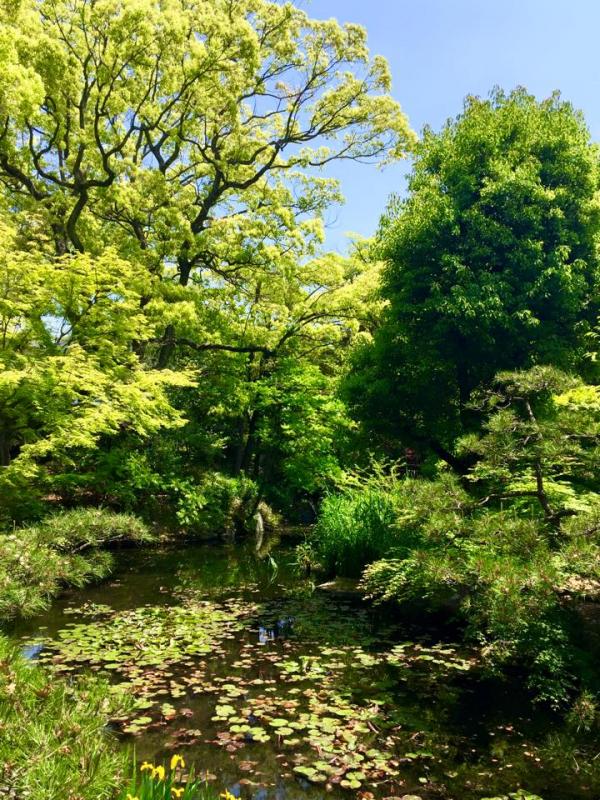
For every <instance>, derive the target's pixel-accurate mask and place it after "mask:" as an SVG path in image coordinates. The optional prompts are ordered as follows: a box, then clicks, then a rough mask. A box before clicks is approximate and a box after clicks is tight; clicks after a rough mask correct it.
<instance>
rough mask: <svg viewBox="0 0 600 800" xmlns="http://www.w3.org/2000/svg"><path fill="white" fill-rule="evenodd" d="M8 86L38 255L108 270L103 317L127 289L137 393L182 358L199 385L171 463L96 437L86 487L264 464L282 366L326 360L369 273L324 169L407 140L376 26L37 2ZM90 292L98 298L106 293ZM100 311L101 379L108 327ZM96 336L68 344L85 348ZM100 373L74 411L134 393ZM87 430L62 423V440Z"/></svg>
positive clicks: (179, 401) (26, 223)
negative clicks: (265, 384)
mask: <svg viewBox="0 0 600 800" xmlns="http://www.w3.org/2000/svg"><path fill="white" fill-rule="evenodd" d="M0 78H2V79H3V80H2V81H0V181H1V183H2V195H3V198H4V203H5V205H4V208H5V209H10V212H11V215H12V217H13V218H14V220H15V223H16V225H17V228H18V230H19V235H20V237H21V240H22V241H23V242H25V243H26V247H25V249H26V250H27V252H33V251H35V250H37V249H40V250H42V251H43V252H44V253H45V256H46V261H45V263H46V264H47V265H48V269H50V270H57V269H58V265H62V267H61V268H62V269H64V270H65V271H67V272H69V271H71V270H76V269H79V266H77V265H80V264H86V265H89V268H90V270H91V269H92V268H93V265H96V264H100V265H101V273H102V280H103V281H104V283H103V286H104V288H105V290H106V297H105V300H104V305H106V306H110V301H111V300H112V299H113V298H114V297H115V296H118V297H119V298H121V300H120V303H114V304H113V306H114V308H113V312H115V314H116V309H117V308H118V309H120V310H121V311H122V314H121V317H120V319H119V322H118V325H119V326H124V325H127V324H129V325H131V326H132V327H135V326H138V328H141V330H137V331H136V332H135V335H131V336H126V335H125V334H124V333H123V334H122V332H121V331H120V329H117V330H116V332H115V335H114V337H113V336H112V334H111V332H110V326H111V325H112V324H115V325H117V319H116V316H115V319H112V318H111V319H107V326H108V327H105V328H104V329H103V334H102V338H103V347H104V348H105V349H106V348H108V345H109V342H110V341H111V340H114V342H115V343H116V344H115V346H119V347H121V345H119V342H120V343H121V344H122V345H123V346H124V349H123V347H121V351H120V355H119V358H118V359H117V362H118V367H119V369H122V367H123V364H122V362H121V359H122V360H123V361H125V360H127V359H128V358H129V359H130V360H131V362H132V363H134V364H135V367H136V374H137V375H138V376H139V379H140V381H141V380H146V381H154V382H156V381H159V380H163V381H164V382H166V383H169V384H170V385H172V383H173V381H172V379H171V378H170V377H169V372H168V368H171V369H173V370H178V371H179V370H180V371H186V370H187V369H188V367H191V368H193V369H194V370H195V372H196V375H197V376H198V381H197V385H196V386H195V387H194V388H191V387H188V388H187V389H186V388H183V387H182V388H181V389H175V390H174V391H173V390H171V391H170V395H169V396H170V398H171V400H172V401H173V403H175V404H176V405H177V406H178V407H179V408H180V409H183V410H184V412H185V414H186V415H187V417H188V419H189V423H188V427H187V428H186V429H185V431H184V432H182V435H181V436H178V437H177V439H176V440H175V443H174V447H173V453H172V454H169V457H168V458H166V459H164V458H163V457H162V456H163V455H164V454H165V447H164V446H163V447H162V448H161V447H160V445H159V444H158V443H157V446H156V448H155V451H154V453H141V452H140V451H141V450H142V449H143V448H145V447H146V446H147V443H148V440H147V436H146V433H147V432H146V431H142V432H141V433H140V431H138V429H137V428H136V426H135V425H131V424H129V425H127V424H121V423H116V422H115V424H114V425H110V426H105V428H104V429H103V430H104V432H103V433H102V434H101V435H98V432H99V430H100V429H99V427H98V426H96V428H95V429H94V433H93V436H92V438H93V439H94V441H95V443H96V449H95V450H94V449H93V448H88V449H87V450H86V453H85V454H84V455H83V456H81V457H79V458H78V460H77V462H76V464H77V470H73V471H72V472H71V473H70V476H69V480H70V481H72V482H74V483H79V485H83V484H84V483H85V481H86V479H87V481H88V484H89V485H91V484H94V486H95V488H97V489H101V488H102V485H104V486H105V487H106V489H107V492H109V491H110V490H112V489H114V488H115V485H116V481H115V480H114V476H115V475H116V471H115V470H118V469H121V468H122V467H123V466H124V465H125V464H127V469H126V470H125V471H124V472H122V473H121V474H122V475H127V474H129V475H130V477H133V476H134V475H135V481H137V482H138V483H139V485H140V486H141V485H146V486H147V487H151V491H152V492H153V493H156V486H157V477H156V475H157V473H156V468H157V466H159V465H160V463H161V462H163V464H164V466H165V469H166V470H167V471H168V472H169V473H170V474H172V475H175V473H176V472H177V470H178V469H180V468H181V469H183V470H184V471H187V470H189V469H190V468H194V469H195V468H197V469H198V471H201V470H202V469H207V468H209V469H210V468H214V467H216V468H217V469H221V468H224V469H228V470H229V471H231V472H233V473H236V472H239V471H240V470H245V471H249V472H253V471H254V470H255V465H256V462H257V460H258V458H259V447H258V446H257V444H256V439H257V436H258V431H259V412H258V411H257V405H260V403H261V400H260V398H261V397H262V396H263V395H262V394H261V392H262V390H261V388H260V386H261V382H262V381H268V380H270V379H271V378H270V376H271V375H272V374H273V372H274V371H276V370H277V362H278V360H279V359H280V358H289V357H298V358H303V357H306V358H313V356H309V355H302V354H303V353H309V352H310V351H311V347H312V348H313V351H314V348H317V349H319V348H321V349H322V350H323V352H329V353H330V354H331V352H332V351H333V348H335V347H336V346H337V345H338V344H339V342H340V341H347V340H348V331H350V333H352V332H353V331H354V330H356V328H357V324H356V323H355V322H352V320H351V319H350V316H351V315H352V314H354V315H356V314H357V313H359V312H360V307H361V304H362V302H363V301H362V298H363V297H364V292H363V291H362V288H361V287H362V284H363V283H364V281H363V279H362V278H360V276H358V277H356V276H355V275H354V273H353V270H352V268H350V269H347V268H346V265H345V264H344V263H342V260H341V259H336V258H335V257H327V256H326V257H324V256H322V254H321V252H320V248H321V245H322V241H323V236H324V234H323V230H324V225H323V214H324V210H325V209H326V208H327V206H328V205H329V204H330V203H332V202H337V201H339V200H340V199H341V195H340V192H339V187H338V184H337V181H335V180H333V179H330V178H328V177H327V176H326V175H325V174H324V170H325V169H326V167H327V165H328V164H329V163H330V162H332V161H335V160H340V159H352V160H357V161H361V162H371V163H380V162H386V161H388V160H392V159H396V158H399V157H402V156H403V155H404V154H405V153H406V151H407V149H408V148H409V147H410V146H411V145H412V142H413V134H412V133H411V131H410V129H409V127H408V124H407V121H406V118H405V117H404V115H403V114H402V112H401V110H400V107H399V106H398V104H397V103H396V102H395V101H394V100H393V99H392V98H391V96H390V94H389V89H390V76H389V70H388V67H387V64H386V62H385V60H384V59H381V58H379V57H374V58H372V57H370V55H369V52H368V49H367V44H366V34H365V32H364V30H363V29H362V28H360V27H359V26H356V25H345V26H340V25H339V24H338V23H337V22H335V21H333V20H330V21H318V20H312V19H310V18H309V17H308V16H307V15H306V14H305V13H304V12H303V11H301V10H300V9H298V8H296V7H295V6H294V5H292V4H290V3H286V4H280V3H278V2H267V0H209V2H207V1H206V0H191V2H186V3H184V4H183V5H182V4H181V2H179V0H165V2H161V3H160V4H159V5H156V4H155V3H152V2H150V0H142V1H141V2H140V0H125V1H124V2H122V1H121V0H103V1H102V2H95V1H93V0H75V2H70V0H69V1H68V2H67V1H66V0H42V2H41V3H38V2H37V1H36V0H20V2H14V3H13V2H11V3H8V4H6V12H5V14H4V15H3V18H2V21H1V22H0ZM111 264H112V266H111ZM26 269H29V266H28V267H26ZM86 269H87V267H86ZM111 269H112V270H113V271H112V272H110V270H111ZM367 271H368V270H367ZM109 273H110V274H109ZM121 275H122V276H123V280H124V281H125V283H126V284H127V287H126V288H123V289H122V288H121V283H120V281H121V278H120V276H121ZM111 280H112V281H113V282H114V285H113V288H114V292H113V291H112V290H111V288H110V282H111ZM357 285H358V288H356V286H357ZM25 291H26V292H28V291H29V290H28V289H26V290H25ZM79 291H80V295H79V301H80V303H82V304H85V301H86V300H85V298H86V292H88V291H93V288H91V287H90V286H89V285H84V284H82V285H81V286H80V289H79ZM355 293H356V297H357V298H358V299H355V298H354V294H355ZM125 296H126V297H127V298H128V299H127V301H126V302H123V300H122V298H123V297H125ZM113 306H111V308H112V307H113ZM36 313H37V312H36ZM47 313H48V312H47V311H46V310H44V311H43V312H42V314H47ZM28 316H29V320H30V322H31V324H33V323H32V320H33V319H34V317H35V314H34V310H33V309H31V313H29V315H28ZM88 317H89V315H88ZM37 318H39V319H40V320H41V316H40V315H39V314H38V317H37ZM89 319H90V321H91V324H90V325H88V327H87V328H86V331H85V333H86V337H87V338H86V342H85V344H84V345H83V351H84V352H85V359H86V364H87V365H88V367H89V365H90V361H89V358H88V357H91V353H92V349H93V346H92V342H91V337H92V336H93V335H94V329H96V328H97V327H98V325H99V324H100V323H99V321H98V320H97V319H94V320H93V321H92V320H91V317H89ZM40 324H41V326H42V327H43V328H47V326H45V325H44V324H43V322H42V323H40ZM85 324H86V321H85V319H84V320H83V322H82V323H78V324H77V325H76V326H75V328H74V331H75V332H74V333H69V334H68V335H67V336H66V337H65V338H64V339H63V340H62V344H63V345H64V344H66V342H67V340H68V342H69V348H70V349H71V351H72V353H74V352H75V351H74V348H75V344H76V341H77V336H78V334H77V331H79V332H80V334H81V337H82V336H83V333H84V331H83V329H82V325H85ZM69 325H70V323H69ZM40 330H41V328H40ZM69 330H70V328H69ZM44 336H46V333H44ZM81 337H80V338H81ZM296 341H297V342H298V346H297V347H296V345H295V342H296ZM311 343H312V344H311ZM50 345H52V343H51V342H48V346H50ZM52 346H53V347H54V346H55V344H54V345H52ZM328 348H329V350H328ZM126 350H127V351H128V354H127V356H126V355H125V351H126ZM317 361H318V364H319V369H323V370H325V372H326V371H327V370H329V371H330V372H331V367H330V366H327V365H326V364H325V362H326V361H327V359H326V358H322V357H320V358H318V359H317ZM110 363H112V362H110ZM94 364H95V367H98V373H97V374H96V373H94V374H93V375H92V374H89V375H87V377H86V379H85V381H83V382H82V385H83V384H85V391H83V390H82V391H79V389H78V390H77V391H76V392H75V394H76V396H75V397H74V398H70V399H69V400H68V401H65V404H63V408H64V409H66V408H67V407H70V408H71V409H79V408H80V404H81V403H82V402H83V401H82V400H81V398H82V397H83V396H84V395H85V392H89V393H90V396H94V392H93V391H91V390H90V388H89V387H90V384H93V385H94V386H96V387H99V386H100V385H101V384H102V385H104V386H105V387H106V390H105V391H106V392H111V393H113V394H114V391H115V389H114V388H111V387H121V386H122V385H123V383H122V381H120V380H114V375H113V374H112V372H111V370H112V366H110V368H109V361H103V363H102V364H97V363H96V362H94ZM159 371H164V372H165V375H164V377H163V378H160V376H159ZM119 374H121V373H119ZM184 381H185V378H184ZM292 383H293V385H294V387H296V386H297V381H295V382H292ZM292 383H290V384H289V385H290V386H292ZM309 383H310V381H309ZM294 390H295V389H294ZM85 396H87V395H85ZM95 402H96V401H90V403H89V406H90V409H92V408H96V405H95ZM127 402H128V403H129V404H130V405H131V407H132V408H140V405H139V404H136V403H134V402H132V401H131V398H127ZM165 402H166V396H165ZM69 404H70V405H69ZM168 409H170V410H167V409H165V414H164V418H165V426H166V425H170V424H171V422H172V421H173V420H172V415H173V414H174V412H173V409H172V407H171V406H168ZM61 415H62V411H61ZM76 416H77V414H76V413H75V414H74V415H73V417H74V418H75V417H76ZM60 418H61V419H63V417H62V416H61V417H60ZM11 424H12V423H11ZM264 424H265V421H264V418H262V419H261V420H260V426H261V430H264ZM85 430H86V428H85V426H83V427H81V429H77V430H75V429H74V428H73V427H72V426H71V428H69V427H68V426H67V425H62V427H61V431H62V432H63V436H64V438H65V439H67V438H68V437H69V434H70V433H73V436H74V438H76V436H80V435H83V432H84V431H85ZM11 435H12V434H11ZM264 435H265V436H268V434H264ZM13 438H14V436H13ZM166 438H168V437H166ZM169 441H171V443H173V442H172V440H169ZM115 445H116V446H117V448H118V449H115V450H113V448H115ZM21 449H22V448H21ZM122 454H126V455H127V458H126V459H125V460H121V458H120V456H121V455H122ZM20 457H21V456H20ZM21 461H22V459H21ZM73 464H75V462H73ZM178 464H179V466H178ZM98 469H102V470H103V471H104V472H103V478H104V479H105V480H103V481H94V479H93V475H94V472H95V471H96V470H98ZM129 469H130V472H129V473H128V472H127V470H129ZM111 470H112V478H111V476H110V473H111ZM76 472H77V473H79V474H78V475H76V474H75V473H76ZM84 474H85V475H86V476H87V477H84ZM65 475H66V473H65ZM65 480H66V478H65ZM132 483H133V481H132ZM131 499H132V498H131V497H129V498H128V504H129V503H130V501H131Z"/></svg>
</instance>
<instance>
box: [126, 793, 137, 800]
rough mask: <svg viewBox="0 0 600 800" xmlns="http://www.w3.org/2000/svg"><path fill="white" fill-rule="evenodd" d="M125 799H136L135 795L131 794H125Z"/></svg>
mask: <svg viewBox="0 0 600 800" xmlns="http://www.w3.org/2000/svg"><path fill="white" fill-rule="evenodd" d="M127 800H138V798H137V797H134V796H133V795H132V794H129V793H128V794H127Z"/></svg>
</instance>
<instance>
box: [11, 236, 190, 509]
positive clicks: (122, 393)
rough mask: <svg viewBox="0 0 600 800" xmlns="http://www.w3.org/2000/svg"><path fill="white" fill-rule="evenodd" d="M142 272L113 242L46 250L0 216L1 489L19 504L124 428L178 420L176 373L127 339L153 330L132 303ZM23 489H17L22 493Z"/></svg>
mask: <svg viewBox="0 0 600 800" xmlns="http://www.w3.org/2000/svg"><path fill="white" fill-rule="evenodd" d="M146 285H147V280H146V279H145V278H143V275H142V277H140V276H139V270H138V268H137V267H136V265H135V264H132V263H130V262H128V261H125V260H123V259H121V258H119V257H118V256H117V255H116V254H115V252H114V251H112V250H106V251H105V252H104V253H103V254H102V255H100V256H97V257H91V256H88V255H86V254H76V255H64V256H62V257H60V258H53V257H51V256H50V255H48V253H46V252H44V250H43V249H42V250H37V251H34V252H31V251H29V249H28V247H27V246H26V245H25V244H24V243H23V241H22V239H21V238H20V237H19V235H18V233H17V230H16V228H13V227H9V225H8V224H5V223H2V222H0V459H1V463H2V467H3V468H2V471H1V475H0V497H1V498H2V500H3V503H2V504H3V509H4V512H5V513H7V512H8V513H12V514H13V515H14V516H16V515H18V514H20V513H22V509H24V510H25V513H26V511H27V504H26V499H27V497H28V493H30V492H31V489H32V487H36V488H37V489H38V491H41V490H42V489H43V488H46V489H48V488H52V487H53V486H56V487H58V486H60V481H61V477H60V474H61V472H62V473H64V472H65V471H66V470H68V469H69V468H70V467H73V466H74V465H75V464H76V463H78V461H79V460H80V459H81V458H82V455H83V454H85V453H87V452H89V451H93V450H95V449H96V448H97V446H98V442H99V440H100V438H101V437H103V436H108V435H115V434H116V433H118V432H120V431H122V430H125V429H127V430H130V431H131V432H132V433H135V434H137V435H138V436H139V437H147V436H148V435H149V434H151V433H154V432H156V431H157V430H159V429H161V428H163V427H169V426H176V425H178V424H180V415H179V414H178V412H177V411H175V409H174V408H173V407H172V406H171V405H170V403H169V401H168V398H167V394H166V388H167V387H169V386H173V385H186V384H189V378H187V376H186V375H185V374H184V373H182V374H176V373H174V372H170V371H168V370H162V371H159V370H148V369H145V368H144V367H143V365H142V363H141V361H140V358H139V357H138V356H137V355H136V353H135V352H134V349H133V348H134V345H135V346H137V347H139V346H140V345H141V343H142V342H143V341H144V340H146V339H148V338H151V337H152V336H153V332H154V330H153V327H152V325H151V324H150V323H149V321H148V320H147V319H146V317H145V315H144V313H143V310H142V308H141V305H140V300H141V297H142V296H143V294H144V292H145V291H146V288H145V287H146ZM21 494H23V495H24V497H22V496H21Z"/></svg>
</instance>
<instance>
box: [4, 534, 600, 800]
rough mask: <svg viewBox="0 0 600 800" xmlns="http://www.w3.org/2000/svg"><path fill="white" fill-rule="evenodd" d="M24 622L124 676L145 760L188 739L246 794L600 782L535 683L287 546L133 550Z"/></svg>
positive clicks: (63, 658)
mask: <svg viewBox="0 0 600 800" xmlns="http://www.w3.org/2000/svg"><path fill="white" fill-rule="evenodd" d="M12 635H13V636H15V637H18V638H19V640H21V641H22V643H23V647H24V648H25V652H26V653H27V654H28V655H29V656H30V657H31V658H35V659H39V660H41V661H42V662H44V663H48V664H50V665H52V668H53V669H55V670H56V671H57V672H58V673H59V674H64V675H69V674H72V673H74V672H78V671H82V670H92V671H94V672H98V673H101V674H106V675H108V676H109V677H110V680H111V684H112V685H113V687H114V691H119V690H120V688H119V687H125V688H126V690H127V692H128V694H129V695H130V696H131V697H133V698H134V700H133V702H134V707H133V708H132V709H131V713H129V714H128V715H127V717H124V718H122V719H119V720H115V721H114V723H113V725H114V728H115V731H116V732H117V735H118V736H119V738H120V739H121V740H122V741H123V743H131V742H133V743H134V744H135V748H136V754H137V757H138V758H139V759H140V760H142V759H144V760H145V759H147V760H154V761H155V763H158V762H160V761H161V760H166V759H168V758H170V756H171V755H172V753H173V752H178V753H182V754H184V755H185V756H186V760H187V762H188V763H194V764H195V765H196V767H197V769H198V770H199V771H200V772H202V773H203V774H206V776H207V778H208V779H209V780H213V781H215V784H216V785H217V786H219V787H220V788H228V789H229V791H230V792H232V793H233V794H235V795H237V796H239V797H241V798H244V799H245V800H250V799H252V800H271V799H273V800H313V798H321V797H323V796H325V794H326V795H327V796H328V797H331V798H342V797H344V798H348V797H361V798H364V799H365V800H366V799H367V798H400V797H403V796H404V795H415V796H417V797H419V798H423V800H429V799H430V798H431V799H433V798H444V800H448V799H449V798H454V799H455V800H476V799H477V800H479V799H480V798H482V797H495V796H502V795H508V794H509V793H510V792H515V791H516V790H517V789H518V788H519V787H522V788H523V789H525V790H527V792H529V793H531V794H536V795H540V796H541V797H543V798H544V800H570V799H571V798H572V799H573V800H576V799H577V800H579V799H580V798H581V799H582V800H583V799H585V800H593V798H598V797H600V782H599V780H598V778H597V777H596V776H595V775H594V773H593V771H591V770H586V769H583V768H579V765H578V764H577V761H576V760H577V758H578V755H577V753H576V751H574V750H573V751H572V752H568V748H566V749H565V746H564V738H559V737H558V734H557V731H558V730H559V727H558V726H559V723H558V721H557V720H555V719H553V718H552V716H551V715H550V714H549V713H546V712H542V711H540V710H534V709H533V708H532V706H531V704H530V702H529V699H528V697H527V695H526V694H525V693H524V692H522V691H520V690H517V689H516V688H515V686H512V685H509V684H507V683H502V682H493V681H490V680H483V679H482V677H481V675H480V672H479V668H478V663H477V658H476V655H475V654H474V653H472V652H468V651H465V650H461V648H460V647H458V646H457V645H456V644H454V643H452V642H451V641H447V640H445V639H444V638H440V634H439V632H438V633H437V634H436V632H435V631H433V630H431V631H428V630H425V631H424V630H423V627H422V626H419V628H418V629H415V628H412V627H411V626H410V625H408V624H407V623H405V622H402V621H400V620H398V619H395V618H394V617H393V616H392V617H390V614H389V613H388V614H387V615H386V614H382V613H381V612H379V613H376V612H375V611H373V610H372V609H370V608H369V607H368V606H366V605H363V604H361V602H360V601H354V602H351V601H348V600H346V601H340V600H336V599H335V598H333V597H331V596H328V595H327V594H325V593H323V592H320V591H314V586H313V584H312V583H311V581H310V580H309V579H308V578H306V577H304V576H302V575H300V574H299V573H298V571H297V570H296V568H295V564H294V551H293V548H292V547H289V546H279V547H278V548H277V549H276V550H274V551H272V553H271V555H269V556H266V557H261V556H260V555H259V554H257V553H256V552H255V549H254V547H253V545H252V544H251V543H248V544H244V545H235V544H214V543H209V544H203V545H193V546H186V547H184V548H181V549H176V548H165V549H148V550H142V551H139V550H135V551H133V550H132V551H123V553H122V554H121V556H120V566H119V569H118V571H117V572H116V573H115V575H114V577H113V578H112V580H110V581H109V582H107V583H105V584H102V585H99V586H95V587H91V588H87V589H85V590H81V591H69V592H68V593H66V594H65V595H64V596H63V597H62V598H61V599H60V600H59V601H57V602H56V603H55V604H54V605H53V607H52V608H51V609H50V611H49V612H47V613H46V614H44V615H42V616H39V617H37V618H36V619H34V620H30V621H28V622H27V623H22V624H21V625H19V626H18V627H17V628H15V630H14V631H13V634H12ZM548 731H551V732H552V731H554V733H551V734H550V735H549V734H548ZM599 749H600V748H599ZM572 759H574V760H575V763H572ZM523 796H525V795H523ZM519 797H521V795H519Z"/></svg>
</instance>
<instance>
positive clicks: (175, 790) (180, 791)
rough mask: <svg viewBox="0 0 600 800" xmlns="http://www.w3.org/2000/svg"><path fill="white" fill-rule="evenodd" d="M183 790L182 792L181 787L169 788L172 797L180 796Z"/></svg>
mask: <svg viewBox="0 0 600 800" xmlns="http://www.w3.org/2000/svg"><path fill="white" fill-rule="evenodd" d="M183 792H184V790H183V789H175V788H173V789H171V794H172V795H173V797H181V795H182V794H183Z"/></svg>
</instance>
